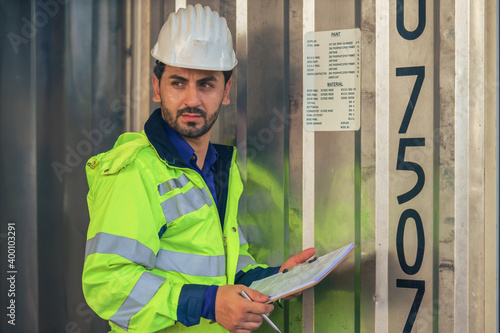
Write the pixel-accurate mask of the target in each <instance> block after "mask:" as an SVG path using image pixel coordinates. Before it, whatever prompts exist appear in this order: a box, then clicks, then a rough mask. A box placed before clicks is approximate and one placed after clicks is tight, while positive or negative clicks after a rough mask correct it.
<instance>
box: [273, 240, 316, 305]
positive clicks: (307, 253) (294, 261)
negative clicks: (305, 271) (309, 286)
mask: <svg viewBox="0 0 500 333" xmlns="http://www.w3.org/2000/svg"><path fill="white" fill-rule="evenodd" d="M315 253H316V249H315V248H313V247H310V248H308V249H305V250H304V251H302V252H300V253H298V254H296V255H294V256H291V257H290V258H288V260H287V261H285V263H284V264H283V265H281V268H280V270H279V272H278V273H281V272H283V271H284V270H285V269H290V268H292V267H294V266H295V265H298V264H302V263H303V262H305V261H306V260H307V259H309V258H311V257H312V256H313V255H314V254H315ZM301 294H302V292H298V293H296V294H293V295H290V296H287V297H285V299H286V300H291V299H292V298H294V297H297V296H300V295H301Z"/></svg>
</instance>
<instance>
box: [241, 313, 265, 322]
mask: <svg viewBox="0 0 500 333" xmlns="http://www.w3.org/2000/svg"><path fill="white" fill-rule="evenodd" d="M244 320H245V321H246V322H248V323H257V324H261V323H262V321H263V320H264V318H262V316H261V315H260V314H256V313H247V314H246V315H245V319H244Z"/></svg>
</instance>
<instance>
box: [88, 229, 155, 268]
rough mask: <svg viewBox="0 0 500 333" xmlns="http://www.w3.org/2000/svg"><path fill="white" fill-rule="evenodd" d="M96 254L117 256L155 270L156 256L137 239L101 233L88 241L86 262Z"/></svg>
mask: <svg viewBox="0 0 500 333" xmlns="http://www.w3.org/2000/svg"><path fill="white" fill-rule="evenodd" d="M94 253H105V254H116V255H119V256H121V257H123V258H125V259H127V260H130V261H132V262H134V263H136V264H138V265H141V266H144V267H146V268H147V269H153V267H154V266H155V262H156V256H155V254H154V252H153V250H151V249H150V248H149V247H147V246H146V245H144V244H142V243H140V242H139V241H137V240H136V239H132V238H128V237H123V236H117V235H112V234H108V233H105V232H99V233H97V234H96V235H95V236H94V237H92V238H91V239H89V240H88V241H87V246H86V248H85V260H86V259H87V257H88V256H89V255H91V254H94Z"/></svg>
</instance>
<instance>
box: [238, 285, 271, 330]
mask: <svg viewBox="0 0 500 333" xmlns="http://www.w3.org/2000/svg"><path fill="white" fill-rule="evenodd" d="M241 295H243V297H245V298H246V299H247V300H249V301H251V302H253V301H252V299H251V298H250V297H248V295H247V293H246V292H244V291H243V290H242V291H241ZM260 315H261V316H262V318H264V320H265V321H267V323H268V324H269V325H271V327H272V328H273V329H274V330H275V331H276V332H278V333H281V331H280V330H279V328H278V327H277V326H276V325H274V323H273V322H272V321H271V319H269V317H268V316H266V315H265V314H263V313H261V314H260Z"/></svg>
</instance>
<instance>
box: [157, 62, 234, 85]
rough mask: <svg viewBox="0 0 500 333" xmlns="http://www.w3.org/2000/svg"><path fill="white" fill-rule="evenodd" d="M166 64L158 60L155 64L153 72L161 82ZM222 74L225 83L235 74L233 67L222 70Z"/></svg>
mask: <svg viewBox="0 0 500 333" xmlns="http://www.w3.org/2000/svg"><path fill="white" fill-rule="evenodd" d="M166 66H167V65H165V64H164V63H162V62H161V61H159V60H156V66H155V68H154V70H153V72H154V73H155V76H156V78H157V79H158V81H160V82H161V76H162V75H163V72H164V71H165V67H166ZM222 74H223V75H224V84H226V83H227V81H229V79H230V78H231V75H233V70H232V69H231V70H229V71H222Z"/></svg>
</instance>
